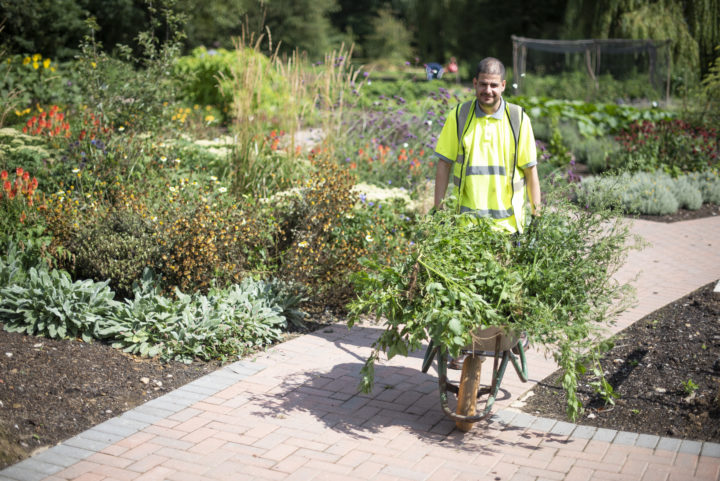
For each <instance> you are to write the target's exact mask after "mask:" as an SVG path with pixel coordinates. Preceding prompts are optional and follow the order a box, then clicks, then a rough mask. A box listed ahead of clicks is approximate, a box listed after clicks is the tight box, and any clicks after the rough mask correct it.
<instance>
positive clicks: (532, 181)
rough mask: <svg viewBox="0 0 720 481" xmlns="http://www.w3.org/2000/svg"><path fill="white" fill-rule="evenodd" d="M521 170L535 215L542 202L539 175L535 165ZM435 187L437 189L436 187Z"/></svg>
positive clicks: (538, 211)
mask: <svg viewBox="0 0 720 481" xmlns="http://www.w3.org/2000/svg"><path fill="white" fill-rule="evenodd" d="M523 172H524V173H525V182H526V184H527V193H528V196H529V197H530V209H532V214H533V215H537V214H539V213H540V204H541V202H542V194H541V193H540V177H538V172H537V165H533V166H532V167H527V168H525V169H524V170H523ZM435 188H436V189H437V187H435ZM436 197H437V195H436Z"/></svg>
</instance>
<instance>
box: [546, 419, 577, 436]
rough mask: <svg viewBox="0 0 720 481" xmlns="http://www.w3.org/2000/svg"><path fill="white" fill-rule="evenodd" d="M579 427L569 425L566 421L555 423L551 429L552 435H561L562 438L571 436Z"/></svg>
mask: <svg viewBox="0 0 720 481" xmlns="http://www.w3.org/2000/svg"><path fill="white" fill-rule="evenodd" d="M576 427H577V426H576V425H575V424H572V423H567V422H565V421H558V422H556V423H555V425H554V426H553V427H552V429H550V433H551V434H559V435H560V436H569V435H570V434H571V433H572V432H573V430H574V429H575V428H576Z"/></svg>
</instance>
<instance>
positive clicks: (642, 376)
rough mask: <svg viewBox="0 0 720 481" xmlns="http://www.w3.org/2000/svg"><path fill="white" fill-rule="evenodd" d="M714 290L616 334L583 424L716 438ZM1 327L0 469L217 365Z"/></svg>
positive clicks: (546, 412)
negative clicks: (604, 391)
mask: <svg viewBox="0 0 720 481" xmlns="http://www.w3.org/2000/svg"><path fill="white" fill-rule="evenodd" d="M718 214H720V207H719V206H704V207H703V209H701V210H700V211H691V212H687V213H686V212H683V211H680V212H678V214H677V215H676V216H674V217H673V216H669V217H668V216H663V217H662V218H659V217H653V218H652V219H653V220H658V221H661V222H672V221H675V220H687V219H688V218H696V217H705V216H710V215H718ZM712 288H713V286H711V285H709V286H705V287H704V288H702V289H700V290H698V291H697V292H695V293H693V294H692V295H690V296H688V297H687V298H684V299H681V300H679V301H677V302H674V303H673V304H671V305H668V306H666V307H665V308H663V309H660V310H659V311H657V312H655V313H653V314H651V315H650V316H647V317H646V318H644V319H642V320H641V321H639V322H637V323H635V324H634V325H633V326H631V327H630V328H628V329H627V330H626V331H623V332H622V333H620V334H619V335H618V337H617V344H616V347H615V348H614V349H613V350H612V351H610V352H609V353H608V355H607V356H606V360H605V361H604V362H603V368H604V369H605V370H606V371H607V374H606V376H607V378H608V379H609V380H610V382H611V383H612V384H613V386H614V387H615V390H616V392H618V393H619V394H620V396H621V397H620V398H619V399H617V400H616V401H615V406H614V407H611V408H608V406H606V405H605V404H604V402H602V401H601V400H599V399H598V398H597V396H595V395H594V393H593V391H592V390H591V389H589V388H587V386H586V384H588V383H589V382H591V381H592V379H590V378H587V379H585V380H583V382H582V383H581V384H582V386H583V387H582V389H581V391H580V395H581V396H582V397H583V398H584V399H585V404H586V406H587V407H586V412H585V414H584V415H583V417H582V418H581V419H580V420H579V422H581V423H583V424H590V425H594V426H600V427H606V428H611V429H618V430H623V431H634V432H643V433H649V434H662V435H672V436H679V437H687V438H690V439H694V440H708V441H715V442H720V401H719V400H718V397H717V396H718V395H720V392H719V390H720V332H719V331H718V330H717V328H716V326H717V323H718V320H719V318H720V294H713V293H712ZM305 310H306V311H307V312H309V313H310V320H311V321H310V322H309V323H308V329H307V330H314V329H317V328H320V327H322V326H323V325H325V324H326V323H327V322H329V321H328V312H327V311H326V310H323V309H322V308H319V307H317V306H308V307H307V308H306V309H305ZM329 317H332V316H329ZM1 327H2V324H1V323H0V469H2V468H3V467H6V466H9V465H11V464H14V463H16V462H18V461H20V460H22V459H25V458H27V457H29V456H31V455H32V454H33V453H35V452H38V451H40V450H43V449H46V448H47V447H49V446H53V445H55V444H57V443H59V442H61V441H63V440H65V439H68V438H70V437H72V436H75V435H77V434H79V433H81V432H83V431H85V430H87V429H89V428H91V427H92V426H94V425H96V424H99V423H101V422H103V421H105V420H107V419H110V418H112V417H115V416H118V415H120V414H122V413H123V412H125V411H128V410H130V409H133V408H135V407H137V406H139V405H141V404H143V403H145V402H147V401H149V400H151V399H154V398H156V397H159V396H161V395H163V394H166V393H168V392H170V391H172V390H174V389H176V388H178V387H180V386H182V385H184V384H186V383H188V382H191V381H193V380H194V379H197V378H199V377H202V376H204V375H206V374H208V373H210V372H212V371H214V370H216V369H218V368H219V367H220V366H221V363H219V362H194V363H192V364H182V363H177V362H170V363H164V362H161V361H160V360H158V359H143V358H139V357H136V356H131V355H128V354H126V353H123V352H122V351H120V350H117V349H113V348H111V347H110V346H108V345H105V344H102V343H99V342H93V343H84V342H80V341H77V340H52V339H46V338H39V337H32V336H26V335H21V334H16V333H9V332H6V331H4V330H2V329H1ZM298 334H301V333H292V334H289V336H293V335H298ZM555 378H556V376H555ZM555 378H554V377H553V376H551V377H549V378H547V379H545V380H544V381H543V382H541V383H540V384H539V385H538V386H537V388H536V389H534V396H532V397H530V398H529V399H528V400H527V405H526V407H525V408H524V409H525V410H526V411H527V412H529V413H533V414H537V415H541V416H547V417H553V418H556V419H565V412H564V405H565V401H564V399H563V397H562V394H561V389H559V388H558V387H557V383H556V381H555ZM690 380H691V381H692V383H693V385H697V386H698V387H697V388H694V389H690V387H691V386H692V385H690V386H689V388H688V389H689V390H692V391H693V392H694V394H690V395H687V393H686V392H685V390H684V389H683V387H682V386H681V384H682V383H685V385H686V386H687V385H688V381H690ZM663 390H664V392H663Z"/></svg>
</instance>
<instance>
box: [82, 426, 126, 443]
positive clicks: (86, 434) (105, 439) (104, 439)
mask: <svg viewBox="0 0 720 481" xmlns="http://www.w3.org/2000/svg"><path fill="white" fill-rule="evenodd" d="M78 437H80V438H83V439H92V440H93V441H99V442H101V443H106V444H107V445H108V446H109V445H110V444H115V443H116V442H118V441H121V440H122V439H124V438H125V436H123V435H122V434H117V433H114V434H111V433H107V432H104V431H99V430H97V429H95V428H91V429H88V430H87V431H83V432H82V433H80V434H78Z"/></svg>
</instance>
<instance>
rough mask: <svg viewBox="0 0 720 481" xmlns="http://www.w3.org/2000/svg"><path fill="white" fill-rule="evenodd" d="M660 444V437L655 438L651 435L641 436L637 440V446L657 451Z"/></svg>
mask: <svg viewBox="0 0 720 481" xmlns="http://www.w3.org/2000/svg"><path fill="white" fill-rule="evenodd" d="M659 442H660V436H655V435H651V434H640V435H639V436H638V437H637V439H636V440H635V446H638V447H642V448H650V449H655V447H656V446H657V445H658V443H659Z"/></svg>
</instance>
